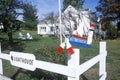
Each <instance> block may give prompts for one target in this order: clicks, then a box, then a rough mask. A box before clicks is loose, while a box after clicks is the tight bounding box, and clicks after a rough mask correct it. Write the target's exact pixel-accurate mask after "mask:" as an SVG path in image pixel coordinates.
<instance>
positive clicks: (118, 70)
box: [0, 30, 120, 80]
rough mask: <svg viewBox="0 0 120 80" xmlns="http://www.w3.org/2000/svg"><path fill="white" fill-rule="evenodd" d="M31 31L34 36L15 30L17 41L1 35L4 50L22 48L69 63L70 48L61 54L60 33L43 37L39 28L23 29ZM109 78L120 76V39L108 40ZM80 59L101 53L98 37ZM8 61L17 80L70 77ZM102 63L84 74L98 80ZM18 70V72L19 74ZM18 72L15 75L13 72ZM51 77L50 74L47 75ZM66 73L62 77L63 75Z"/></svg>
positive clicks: (116, 79)
mask: <svg viewBox="0 0 120 80" xmlns="http://www.w3.org/2000/svg"><path fill="white" fill-rule="evenodd" d="M27 32H29V33H30V34H31V35H32V36H33V40H23V41H22V40H18V32H16V33H14V35H13V38H14V43H13V44H11V45H10V44H9V43H8V41H7V36H6V34H2V35H4V36H2V35H0V38H1V40H0V41H1V43H2V52H4V53H7V54H8V53H9V51H19V52H27V53H32V54H34V55H35V56H36V58H37V59H40V60H44V61H49V62H54V63H60V64H64V65H66V64H67V63H66V61H67V55H66V51H64V52H63V54H62V55H60V54H57V51H56V50H57V47H58V45H59V39H58V38H56V37H42V36H40V35H37V32H36V31H27V30H23V31H22V33H24V34H26V33H27ZM106 42H107V51H108V53H107V80H120V40H107V41H106ZM80 51H81V55H80V63H83V62H85V61H87V60H89V59H90V58H92V57H94V56H95V55H97V54H98V53H99V42H98V41H94V42H93V47H92V48H91V49H83V48H81V49H80ZM3 63H4V75H6V76H8V77H12V78H15V79H16V80H66V77H63V76H62V75H58V74H54V73H50V72H47V71H44V70H38V69H37V70H36V71H34V72H31V71H27V70H24V69H19V68H16V67H13V66H11V65H10V63H9V62H8V61H6V60H3ZM98 69H99V66H98V64H96V65H95V66H93V67H92V68H91V69H89V70H88V71H87V72H85V73H84V75H85V76H86V77H87V78H88V80H98V72H99V71H98ZM16 72H17V74H15V73H16ZM13 75H14V76H13ZM46 76H47V77H48V78H47V77H46ZM61 76H62V78H61Z"/></svg>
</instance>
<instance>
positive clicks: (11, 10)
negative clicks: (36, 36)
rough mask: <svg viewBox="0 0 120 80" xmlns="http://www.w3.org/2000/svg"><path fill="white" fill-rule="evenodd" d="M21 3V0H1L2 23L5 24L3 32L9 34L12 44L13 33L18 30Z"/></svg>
mask: <svg viewBox="0 0 120 80" xmlns="http://www.w3.org/2000/svg"><path fill="white" fill-rule="evenodd" d="M21 5H22V4H21V1H19V0H1V1H0V12H1V13H0V23H2V24H3V26H4V29H3V32H5V33H7V34H8V37H9V41H10V42H12V41H13V39H12V33H13V31H15V30H17V29H16V27H17V26H18V25H16V24H17V23H18V21H17V17H18V16H19V15H20V13H19V12H18V11H17V10H19V9H21Z"/></svg>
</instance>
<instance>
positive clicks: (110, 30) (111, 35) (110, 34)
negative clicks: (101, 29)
mask: <svg viewBox="0 0 120 80" xmlns="http://www.w3.org/2000/svg"><path fill="white" fill-rule="evenodd" d="M107 38H108V39H115V38H117V29H116V28H115V26H113V25H112V24H108V25H107Z"/></svg>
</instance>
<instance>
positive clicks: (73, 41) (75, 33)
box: [57, 5, 95, 55]
mask: <svg viewBox="0 0 120 80" xmlns="http://www.w3.org/2000/svg"><path fill="white" fill-rule="evenodd" d="M62 16H63V17H64V18H62V26H61V27H62V28H63V29H62V30H63V33H62V36H63V35H64V38H65V41H64V42H62V43H61V44H60V45H59V47H58V49H57V51H58V52H59V53H62V51H63V50H64V48H66V50H67V52H68V54H70V55H72V54H74V49H73V47H78V48H91V47H92V40H93V33H94V27H95V24H94V23H93V22H92V20H91V12H90V10H81V11H80V10H76V9H75V8H74V7H72V6H71V5H70V6H68V7H67V8H66V10H65V11H64V12H63V15H62ZM67 30H68V31H67ZM65 32H69V36H68V34H67V36H66V33H65Z"/></svg>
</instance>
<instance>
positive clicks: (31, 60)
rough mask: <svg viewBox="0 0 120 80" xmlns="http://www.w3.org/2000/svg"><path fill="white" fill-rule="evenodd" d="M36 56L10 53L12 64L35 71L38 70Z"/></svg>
mask: <svg viewBox="0 0 120 80" xmlns="http://www.w3.org/2000/svg"><path fill="white" fill-rule="evenodd" d="M35 61H36V60H35V56H34V55H33V54H28V53H21V52H13V51H11V52H10V62H11V64H12V65H13V66H17V67H20V68H23V69H27V70H31V71H34V70H35V69H36V64H35Z"/></svg>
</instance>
